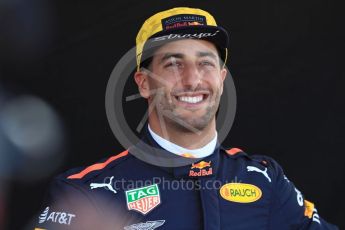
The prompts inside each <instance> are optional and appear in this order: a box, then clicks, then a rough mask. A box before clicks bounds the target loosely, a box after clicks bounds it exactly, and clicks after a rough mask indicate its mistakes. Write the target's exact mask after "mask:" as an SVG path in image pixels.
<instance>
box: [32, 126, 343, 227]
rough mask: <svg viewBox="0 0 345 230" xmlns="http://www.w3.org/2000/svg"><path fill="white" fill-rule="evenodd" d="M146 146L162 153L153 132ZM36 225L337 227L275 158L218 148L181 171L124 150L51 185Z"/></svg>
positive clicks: (61, 176)
mask: <svg viewBox="0 0 345 230" xmlns="http://www.w3.org/2000/svg"><path fill="white" fill-rule="evenodd" d="M143 141H144V142H145V143H148V144H149V145H151V146H154V147H155V148H160V147H159V146H158V145H157V143H156V142H155V141H154V140H153V139H152V137H151V136H150V134H148V133H146V134H145V135H144V138H143ZM161 151H163V152H164V151H165V150H162V149H161ZM147 154H148V155H152V154H153V153H151V152H148V153H147ZM160 154H161V153H160ZM163 154H164V153H163ZM166 154H167V155H171V156H175V157H178V156H176V155H174V154H172V153H169V152H166ZM36 228H37V229H48V230H52V229H78V230H79V229H126V230H132V229H147V230H148V229H174V230H175V229H186V230H187V229H188V230H190V229H206V230H216V229H217V230H219V229H231V230H233V229H235V230H237V229H258V230H259V229H265V230H268V229H282V230H283V229H337V227H335V226H334V225H331V224H329V223H327V222H326V221H324V220H323V219H322V218H321V217H320V216H319V215H318V213H317V210H316V208H315V206H314V204H313V203H311V202H309V201H307V200H305V199H304V197H303V195H302V194H301V192H300V191H299V190H298V189H297V188H296V187H295V186H294V184H293V183H292V182H291V181H289V179H288V178H287V177H286V176H285V175H284V172H283V170H282V168H281V167H280V166H279V165H278V164H277V162H275V161H274V160H273V159H271V158H269V157H266V156H261V155H254V156H249V155H247V154H246V153H244V152H243V151H241V150H240V149H236V148H232V149H230V150H226V149H224V148H223V147H222V146H220V145H217V147H216V149H215V151H214V153H213V154H212V155H210V156H208V157H206V158H204V159H200V160H198V161H196V162H194V163H191V164H188V165H185V166H180V167H161V166H156V165H152V164H150V163H147V162H146V161H143V160H142V158H141V159H139V158H138V157H137V156H136V155H135V154H134V155H133V154H132V153H131V152H130V150H129V151H128V150H126V151H124V152H122V153H120V154H118V155H115V156H113V157H111V158H109V159H106V160H103V161H100V162H98V163H96V164H94V165H91V166H89V167H86V168H85V167H84V168H78V169H72V170H69V171H68V172H66V173H64V174H62V175H60V176H58V177H57V178H56V179H55V180H54V181H53V182H52V185H51V187H50V190H49V193H48V195H47V197H46V201H45V203H44V206H43V208H42V213H40V215H39V217H38V220H37V225H36Z"/></svg>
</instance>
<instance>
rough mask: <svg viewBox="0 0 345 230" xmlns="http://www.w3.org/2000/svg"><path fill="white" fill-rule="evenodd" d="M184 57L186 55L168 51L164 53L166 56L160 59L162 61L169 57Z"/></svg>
mask: <svg viewBox="0 0 345 230" xmlns="http://www.w3.org/2000/svg"><path fill="white" fill-rule="evenodd" d="M172 57H173V58H183V57H184V55H183V54H181V53H166V54H164V56H163V57H162V58H161V59H160V61H159V62H160V63H162V62H164V61H165V60H167V59H169V58H172Z"/></svg>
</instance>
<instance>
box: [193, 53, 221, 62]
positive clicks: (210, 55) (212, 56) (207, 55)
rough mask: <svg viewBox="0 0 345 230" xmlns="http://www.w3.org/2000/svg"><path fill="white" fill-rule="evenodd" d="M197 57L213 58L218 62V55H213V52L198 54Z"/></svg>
mask: <svg viewBox="0 0 345 230" xmlns="http://www.w3.org/2000/svg"><path fill="white" fill-rule="evenodd" d="M197 56H198V57H211V58H213V59H216V60H217V55H215V54H214V53H212V52H198V53H197Z"/></svg>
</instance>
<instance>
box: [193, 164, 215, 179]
mask: <svg viewBox="0 0 345 230" xmlns="http://www.w3.org/2000/svg"><path fill="white" fill-rule="evenodd" d="M205 168H208V169H205ZM209 175H212V167H211V161H209V162H206V161H200V162H198V163H193V164H192V166H191V168H190V171H189V176H191V177H199V176H209Z"/></svg>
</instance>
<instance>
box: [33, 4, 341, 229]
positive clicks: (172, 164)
mask: <svg viewBox="0 0 345 230" xmlns="http://www.w3.org/2000/svg"><path fill="white" fill-rule="evenodd" d="M227 45H228V34H227V32H226V30H225V29H223V28H222V27H219V26H217V24H216V21H215V20H214V18H213V17H212V16H211V15H210V14H209V13H208V12H206V11H203V10H200V9H192V8H187V7H180V8H174V9H170V10H167V11H163V12H159V13H157V14H155V15H153V16H152V17H150V18H149V19H147V20H146V21H145V23H144V24H143V26H142V28H141V29H140V31H139V33H138V36H137V57H136V58H137V72H136V73H135V75H134V79H135V82H136V84H137V86H138V89H139V92H140V94H141V96H142V97H143V98H145V99H146V100H147V102H148V107H149V115H148V123H147V125H146V129H145V131H144V134H143V137H142V139H141V140H140V141H139V142H138V143H135V144H134V145H133V148H130V149H128V150H126V151H123V152H122V153H120V154H117V155H115V156H112V157H110V158H109V159H106V160H103V161H100V162H98V163H96V164H93V165H91V166H88V167H84V168H78V169H72V170H70V171H68V172H66V173H64V174H62V175H60V176H58V177H57V178H56V179H55V180H54V183H53V185H52V187H51V190H50V193H49V194H48V197H47V201H46V203H45V206H44V208H43V209H42V213H41V214H40V215H39V219H38V228H37V229H49V230H51V229H126V230H132V229H158V228H159V229H174V230H175V229H188V230H190V229H207V230H212V229H214V230H216V229H217V230H219V229H222V230H223V229H232V230H233V229H267V230H268V229H271V230H275V229H337V227H335V226H333V225H331V224H329V223H327V222H326V221H324V220H323V219H322V218H321V217H320V216H319V215H318V213H317V211H316V208H315V206H314V204H313V203H311V202H309V201H307V200H305V199H304V197H303V195H302V194H301V192H300V191H299V190H298V189H297V188H296V187H295V186H294V184H293V183H292V182H291V181H289V180H288V178H287V177H286V176H285V174H284V172H283V170H282V169H281V167H280V166H279V165H278V164H277V163H276V162H275V161H274V160H273V159H271V158H269V157H266V156H259V155H253V156H251V155H248V154H246V153H244V152H243V151H242V150H240V149H238V148H231V149H225V148H223V147H222V146H221V145H220V143H218V134H217V129H216V128H217V127H216V113H217V111H218V107H219V103H220V98H221V96H222V94H223V89H224V81H225V79H226V76H227V69H226V68H225V65H224V63H225V62H226V59H227Z"/></svg>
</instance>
